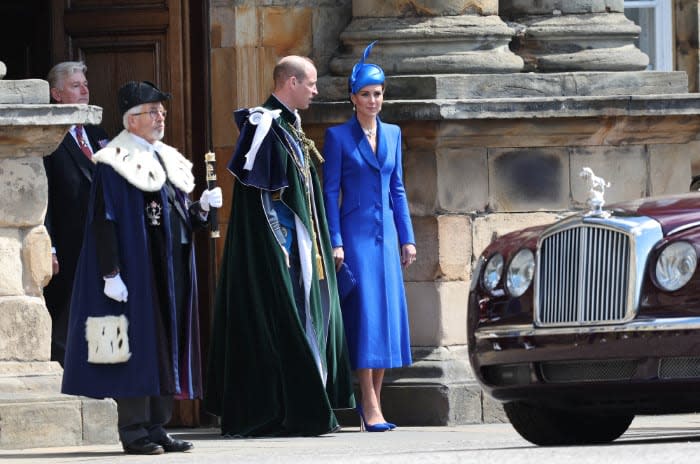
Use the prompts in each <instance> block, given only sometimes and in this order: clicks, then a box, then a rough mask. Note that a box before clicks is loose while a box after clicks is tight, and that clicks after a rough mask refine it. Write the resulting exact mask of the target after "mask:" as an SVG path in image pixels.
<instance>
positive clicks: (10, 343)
mask: <svg viewBox="0 0 700 464" xmlns="http://www.w3.org/2000/svg"><path fill="white" fill-rule="evenodd" d="M50 354H51V316H50V315H49V312H48V311H47V310H46V306H45V305H44V300H43V299H42V298H37V297H26V296H23V297H0V360H1V361H48V360H49V358H50Z"/></svg>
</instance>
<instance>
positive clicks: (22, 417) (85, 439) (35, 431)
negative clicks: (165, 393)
mask: <svg viewBox="0 0 700 464" xmlns="http://www.w3.org/2000/svg"><path fill="white" fill-rule="evenodd" d="M118 441H119V437H118V433H117V407H116V403H114V401H113V400H111V399H105V400H96V399H92V398H84V397H77V396H70V395H63V394H60V393H46V392H15V393H0V449H25V448H40V447H56V446H76V445H96V444H115V443H117V442H118Z"/></svg>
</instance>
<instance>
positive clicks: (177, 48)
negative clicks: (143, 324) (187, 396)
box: [27, 0, 214, 426]
mask: <svg viewBox="0 0 700 464" xmlns="http://www.w3.org/2000/svg"><path fill="white" fill-rule="evenodd" d="M27 1H46V2H48V1H51V2H52V13H53V15H52V18H53V19H52V27H51V28H50V29H51V30H52V31H53V37H52V44H51V45H52V47H51V51H52V61H53V63H57V62H59V61H65V60H69V59H71V60H82V61H84V62H85V63H86V65H87V66H88V73H87V78H88V81H89V83H90V100H91V102H92V103H93V104H95V105H99V106H101V107H102V108H103V110H104V111H103V120H102V125H103V127H104V128H105V129H106V130H107V131H108V132H109V134H110V135H112V136H114V135H116V134H117V133H118V132H120V131H121V130H122V128H123V125H122V121H121V116H120V115H119V112H118V108H117V102H116V100H117V91H118V89H119V87H120V86H122V85H123V84H124V83H125V82H127V81H130V80H148V81H151V82H153V83H154V84H156V85H157V86H158V87H160V88H161V89H162V90H163V91H166V92H170V93H171V94H172V96H173V97H172V99H171V101H170V102H168V103H167V105H166V106H167V109H168V119H167V123H166V133H165V138H164V140H163V141H164V142H165V143H167V144H169V145H173V146H175V147H177V148H178V149H179V150H180V151H181V152H182V153H183V154H185V156H187V157H189V158H190V159H191V160H192V162H193V163H194V173H195V178H196V182H197V184H198V188H197V191H196V194H198V193H199V192H200V191H201V189H202V186H203V185H204V176H203V173H204V163H203V155H204V153H205V152H206V151H207V149H208V147H209V142H208V140H209V135H208V130H209V121H208V118H209V113H210V111H209V105H208V101H209V99H208V96H207V89H208V80H207V79H208V73H207V71H206V69H207V66H208V61H207V60H206V59H204V57H206V54H208V53H209V49H208V28H207V24H208V19H207V18H208V9H207V7H206V6H205V5H206V2H201V0H27ZM47 29H49V28H47ZM212 246H213V245H212V244H211V243H210V241H209V240H207V239H205V238H203V235H200V236H199V237H197V241H196V253H197V260H198V270H200V271H201V272H199V273H198V280H199V294H200V300H199V304H200V320H201V322H202V324H201V327H202V331H201V337H202V352H203V354H206V347H207V346H208V340H209V336H208V335H209V323H210V318H209V312H210V303H211V299H212V295H213V286H214V282H213V279H212V277H211V275H212V274H213V272H212V271H211V267H212V266H213V265H212V263H211V261H210V247H212ZM200 421H201V419H200V405H199V401H178V402H177V403H176V407H175V411H174V414H173V420H172V421H171V424H170V425H185V426H196V425H199V424H200Z"/></svg>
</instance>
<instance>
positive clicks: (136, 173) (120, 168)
mask: <svg viewBox="0 0 700 464" xmlns="http://www.w3.org/2000/svg"><path fill="white" fill-rule="evenodd" d="M144 143H145V145H144ZM155 152H157V153H158V156H160V160H161V161H162V163H163V164H162V165H161V163H160V162H159V161H158V159H157V158H156V155H155ZM93 161H95V162H97V163H105V164H109V165H110V166H112V168H114V170H115V171H116V172H117V173H118V174H119V175H120V176H122V177H123V178H124V179H125V180H126V181H127V182H129V183H130V184H131V185H133V186H134V187H136V188H137V189H139V190H142V191H144V192H155V191H157V190H160V189H161V188H162V187H163V184H164V183H165V180H166V176H167V179H168V180H170V182H171V183H172V184H173V185H174V186H175V187H177V188H178V189H180V190H182V191H183V192H185V193H190V192H192V190H194V176H193V175H192V163H191V162H190V161H189V160H188V159H187V158H185V157H184V156H183V155H182V154H181V153H180V152H179V151H177V150H176V149H175V148H173V147H171V146H169V145H166V144H164V143H162V142H160V141H157V142H156V143H154V144H149V143H148V142H147V141H145V140H143V139H142V138H140V137H138V136H135V135H134V134H131V133H129V132H128V131H126V130H123V131H122V132H121V133H120V134H119V135H117V136H116V137H115V138H114V139H113V140H112V141H111V142H109V144H107V146H106V147H105V148H103V149H102V150H100V151H98V152H97V153H95V155H94V156H93ZM163 167H165V169H163Z"/></svg>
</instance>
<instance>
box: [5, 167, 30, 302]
mask: <svg viewBox="0 0 700 464" xmlns="http://www.w3.org/2000/svg"><path fill="white" fill-rule="evenodd" d="M0 165H2V161H0ZM6 207H7V204H6V202H4V201H3V202H2V203H0V209H3V210H4V209H5V208H6ZM0 217H1V216H0ZM23 294H24V285H23V283H22V242H21V235H20V232H19V229H7V228H0V297H2V296H8V295H23Z"/></svg>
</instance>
